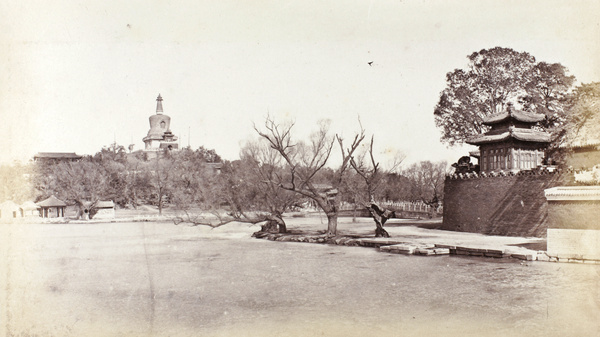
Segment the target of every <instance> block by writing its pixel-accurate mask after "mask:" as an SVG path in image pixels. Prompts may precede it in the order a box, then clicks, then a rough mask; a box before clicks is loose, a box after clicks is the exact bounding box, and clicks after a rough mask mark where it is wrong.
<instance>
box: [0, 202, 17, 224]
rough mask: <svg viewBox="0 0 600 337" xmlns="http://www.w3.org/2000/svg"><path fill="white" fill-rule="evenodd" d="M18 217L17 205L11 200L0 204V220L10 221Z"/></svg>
mask: <svg viewBox="0 0 600 337" xmlns="http://www.w3.org/2000/svg"><path fill="white" fill-rule="evenodd" d="M19 216H20V212H19V205H17V204H16V203H14V202H13V201H12V200H6V201H4V202H3V203H1V204H0V220H11V219H15V218H17V217H19Z"/></svg>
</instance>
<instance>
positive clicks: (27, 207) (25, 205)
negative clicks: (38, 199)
mask: <svg viewBox="0 0 600 337" xmlns="http://www.w3.org/2000/svg"><path fill="white" fill-rule="evenodd" d="M38 208H40V206H38V205H36V204H35V202H33V201H25V202H24V203H23V204H22V205H21V209H22V210H24V211H30V210H34V209H38Z"/></svg>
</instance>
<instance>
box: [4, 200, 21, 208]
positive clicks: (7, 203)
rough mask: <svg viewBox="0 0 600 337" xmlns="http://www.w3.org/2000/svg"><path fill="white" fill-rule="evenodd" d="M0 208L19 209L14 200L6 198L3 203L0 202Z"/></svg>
mask: <svg viewBox="0 0 600 337" xmlns="http://www.w3.org/2000/svg"><path fill="white" fill-rule="evenodd" d="M0 209H5V210H6V209H10V210H13V211H16V210H18V209H19V205H17V204H16V203H15V202H14V201H12V200H6V201H4V202H3V203H1V204H0Z"/></svg>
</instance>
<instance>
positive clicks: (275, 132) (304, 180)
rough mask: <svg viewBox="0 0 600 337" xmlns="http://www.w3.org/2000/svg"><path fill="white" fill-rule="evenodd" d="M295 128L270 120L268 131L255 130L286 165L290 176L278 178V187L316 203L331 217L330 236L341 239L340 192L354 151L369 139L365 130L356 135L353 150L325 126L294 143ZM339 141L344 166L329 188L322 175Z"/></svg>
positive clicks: (329, 224) (338, 168)
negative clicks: (339, 232)
mask: <svg viewBox="0 0 600 337" xmlns="http://www.w3.org/2000/svg"><path fill="white" fill-rule="evenodd" d="M293 126H294V124H293V123H291V124H288V125H284V126H282V125H279V124H277V123H275V122H274V121H273V120H272V119H270V118H269V117H267V118H266V120H265V125H264V127H265V129H266V130H264V131H261V130H259V129H258V128H256V127H255V129H256V132H257V133H258V134H259V135H260V136H261V137H263V138H264V139H266V140H267V141H268V143H269V145H270V146H271V148H273V149H274V150H275V151H277V153H279V155H280V156H281V158H283V161H284V162H285V163H286V166H287V171H288V173H289V174H288V175H286V176H285V177H278V181H277V183H278V185H279V186H280V187H281V188H283V189H286V190H288V191H292V192H294V193H298V194H300V195H302V196H304V197H306V198H310V199H312V200H313V201H314V202H315V203H316V204H317V205H318V207H319V208H321V209H322V210H323V212H324V213H325V215H326V216H327V236H335V235H337V219H338V212H339V208H340V200H341V196H340V193H339V188H340V186H341V184H342V182H343V179H344V177H345V174H344V173H345V172H346V169H347V168H348V166H349V165H350V159H351V158H352V155H353V154H354V151H356V149H357V148H358V146H359V145H360V143H361V142H362V141H363V139H364V138H365V133H364V130H362V129H361V131H360V132H359V133H358V134H356V135H355V136H354V138H353V140H352V143H351V144H350V146H349V147H345V146H344V140H343V138H342V137H340V136H339V135H335V137H332V136H330V135H329V123H327V122H321V124H320V128H319V130H318V131H317V132H315V133H313V134H312V135H311V138H310V141H309V142H308V143H305V142H295V141H294V140H293V139H292V134H291V132H292V128H293ZM336 141H337V143H338V145H339V147H340V152H341V164H340V165H339V166H338V167H337V168H336V169H335V171H334V173H333V176H332V177H331V180H330V181H329V184H319V183H318V182H317V181H318V178H319V173H322V172H323V171H324V168H325V165H327V162H328V160H329V158H330V156H331V152H332V150H333V147H334V144H335V142H336Z"/></svg>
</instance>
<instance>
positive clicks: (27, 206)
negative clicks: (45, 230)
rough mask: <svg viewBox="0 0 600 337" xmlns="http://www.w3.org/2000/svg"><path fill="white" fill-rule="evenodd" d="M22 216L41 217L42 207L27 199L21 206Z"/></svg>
mask: <svg viewBox="0 0 600 337" xmlns="http://www.w3.org/2000/svg"><path fill="white" fill-rule="evenodd" d="M19 210H20V213H21V217H23V218H39V217H40V210H41V207H40V206H38V205H36V204H35V203H34V202H33V201H25V202H24V203H23V204H22V205H21V206H20V207H19Z"/></svg>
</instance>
